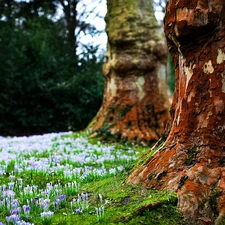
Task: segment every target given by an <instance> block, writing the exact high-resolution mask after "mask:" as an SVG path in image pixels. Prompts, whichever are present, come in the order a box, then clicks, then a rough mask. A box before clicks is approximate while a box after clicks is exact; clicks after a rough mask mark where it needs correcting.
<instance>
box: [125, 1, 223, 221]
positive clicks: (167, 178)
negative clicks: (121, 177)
mask: <svg viewBox="0 0 225 225" xmlns="http://www.w3.org/2000/svg"><path fill="white" fill-rule="evenodd" d="M224 27H225V2H224V1H221V0H213V1H212V0H211V1H210V0H209V1H208V0H201V1H196V0H195V1H188V0H180V1H177V0H171V1H170V2H169V4H168V6H167V12H166V16H165V34H166V37H167V39H168V46H169V50H170V52H171V55H172V57H173V61H174V63H175V66H176V87H175V95H174V98H173V103H172V108H171V112H172V116H173V124H172V129H171V132H170V134H169V136H168V138H167V141H166V142H165V144H164V146H162V148H161V149H159V150H158V151H157V152H156V153H155V154H154V155H153V156H152V157H150V158H149V159H147V160H146V161H145V163H144V164H143V165H142V166H140V167H139V168H138V169H137V170H135V171H134V172H133V173H132V174H131V175H130V176H129V178H128V180H127V181H128V182H132V183H134V184H137V183H140V182H141V183H143V184H144V185H145V186H147V187H155V188H157V189H169V190H173V191H176V192H177V193H178V199H179V201H178V207H179V209H180V211H181V212H182V213H183V215H184V217H185V218H186V219H187V223H186V224H219V221H220V220H221V218H222V217H223V216H224V215H225V167H224V163H225V131H224V130H225V69H224V68H225V29H224ZM206 221H208V222H209V223H206Z"/></svg>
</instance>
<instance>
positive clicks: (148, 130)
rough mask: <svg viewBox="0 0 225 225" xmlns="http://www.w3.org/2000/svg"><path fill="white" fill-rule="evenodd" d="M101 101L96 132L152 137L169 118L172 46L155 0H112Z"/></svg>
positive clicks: (137, 138)
mask: <svg viewBox="0 0 225 225" xmlns="http://www.w3.org/2000/svg"><path fill="white" fill-rule="evenodd" d="M107 8H108V13H107V15H106V24H107V27H106V31H107V34H108V46H107V56H106V62H105V64H104V66H103V74H104V79H105V90H104V99H103V103H102V107H101V109H100V110H99V112H98V114H97V115H96V117H95V118H94V119H93V121H92V122H91V124H90V125H89V129H91V130H92V131H93V133H94V135H99V136H101V137H103V138H107V137H110V139H112V138H115V139H118V140H121V139H122V140H133V141H138V142H145V143H151V142H154V141H156V140H158V138H159V136H160V135H161V134H162V132H163V131H164V129H165V125H166V123H167V120H168V106H169V101H168V97H167V91H166V90H167V89H166V84H165V64H166V58H167V48H166V46H165V42H164V38H163V34H162V32H161V30H160V26H159V25H158V23H157V21H156V19H155V17H154V11H153V7H152V2H151V1H150V0H148V1H146V0H145V1H143V0H135V1H134V0H132V1H130V0H124V1H118V0H108V1H107Z"/></svg>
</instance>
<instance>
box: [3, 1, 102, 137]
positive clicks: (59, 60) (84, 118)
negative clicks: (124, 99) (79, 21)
mask: <svg viewBox="0 0 225 225" xmlns="http://www.w3.org/2000/svg"><path fill="white" fill-rule="evenodd" d="M53 3H54V1H47V2H46V1H37V0H36V1H30V2H29V3H26V2H23V1H22V2H20V3H18V2H16V1H2V2H1V4H0V15H1V20H0V49H1V51H0V62H1V63H0V81H1V82H0V135H4V136H5V135H31V134H38V133H45V132H58V131H67V130H74V131H76V130H81V129H84V128H85V127H86V126H87V125H88V123H89V122H90V120H91V119H92V118H93V117H94V116H95V114H96V112H97V111H98V109H99V107H100V106H101V102H102V95H103V78H102V74H101V68H102V59H101V57H100V56H98V55H97V49H98V46H88V45H87V46H86V48H85V49H86V52H85V53H83V55H82V57H80V56H79V55H77V54H76V52H75V53H74V54H73V48H74V46H71V40H69V38H68V37H67V35H66V34H67V33H68V32H67V26H66V23H65V21H64V19H63V17H62V18H61V19H59V20H57V21H54V20H53V19H52V16H53V15H54V13H55V12H56V8H55V7H57V4H53ZM76 46H77V44H76Z"/></svg>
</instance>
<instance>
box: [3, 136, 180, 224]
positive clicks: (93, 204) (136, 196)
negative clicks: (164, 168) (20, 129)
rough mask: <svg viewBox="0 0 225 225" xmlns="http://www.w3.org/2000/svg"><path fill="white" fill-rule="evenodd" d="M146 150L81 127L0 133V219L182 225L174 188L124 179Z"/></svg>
mask: <svg viewBox="0 0 225 225" xmlns="http://www.w3.org/2000/svg"><path fill="white" fill-rule="evenodd" d="M147 150H149V148H148V149H147V148H145V147H140V146H134V145H132V144H118V143H116V144H115V143H114V144H106V143H102V142H100V141H98V140H97V139H88V134H87V133H85V132H81V133H72V132H67V133H52V134H45V135H34V136H30V137H7V138H6V137H0V224H1V225H2V224H26V225H29V224H35V225H36V224H38V225H39V224H45V225H48V224H49V225H50V224H55V225H56V224H57V225H60V224H62V225H66V224H68V225H69V224H71V225H72V224H73V225H76V224H77V225H80V224H82V225H92V224H93V225H94V224H107V225H110V224H112V225H113V224H117V225H119V224H133V225H137V224H145V225H148V224H151V225H156V224H157V225H179V224H183V220H182V218H181V216H180V214H179V212H178V210H177V207H176V206H177V196H176V194H175V193H172V192H167V191H160V192H159V191H156V190H153V189H144V188H142V187H141V186H133V185H131V184H127V183H126V178H127V176H128V175H129V173H130V172H131V170H132V168H133V167H134V165H135V163H136V161H137V159H138V158H139V157H140V156H141V155H143V154H144V153H145V152H146V151H147Z"/></svg>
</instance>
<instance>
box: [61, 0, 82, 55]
mask: <svg viewBox="0 0 225 225" xmlns="http://www.w3.org/2000/svg"><path fill="white" fill-rule="evenodd" d="M59 2H60V4H61V5H62V7H63V11H64V13H65V19H66V23H67V30H68V34H67V37H68V38H67V39H68V43H69V44H70V46H71V49H72V52H71V53H72V57H74V58H75V59H77V52H76V49H77V38H76V35H75V29H76V28H77V26H78V21H77V4H78V0H69V1H67V4H65V3H64V0H59Z"/></svg>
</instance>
